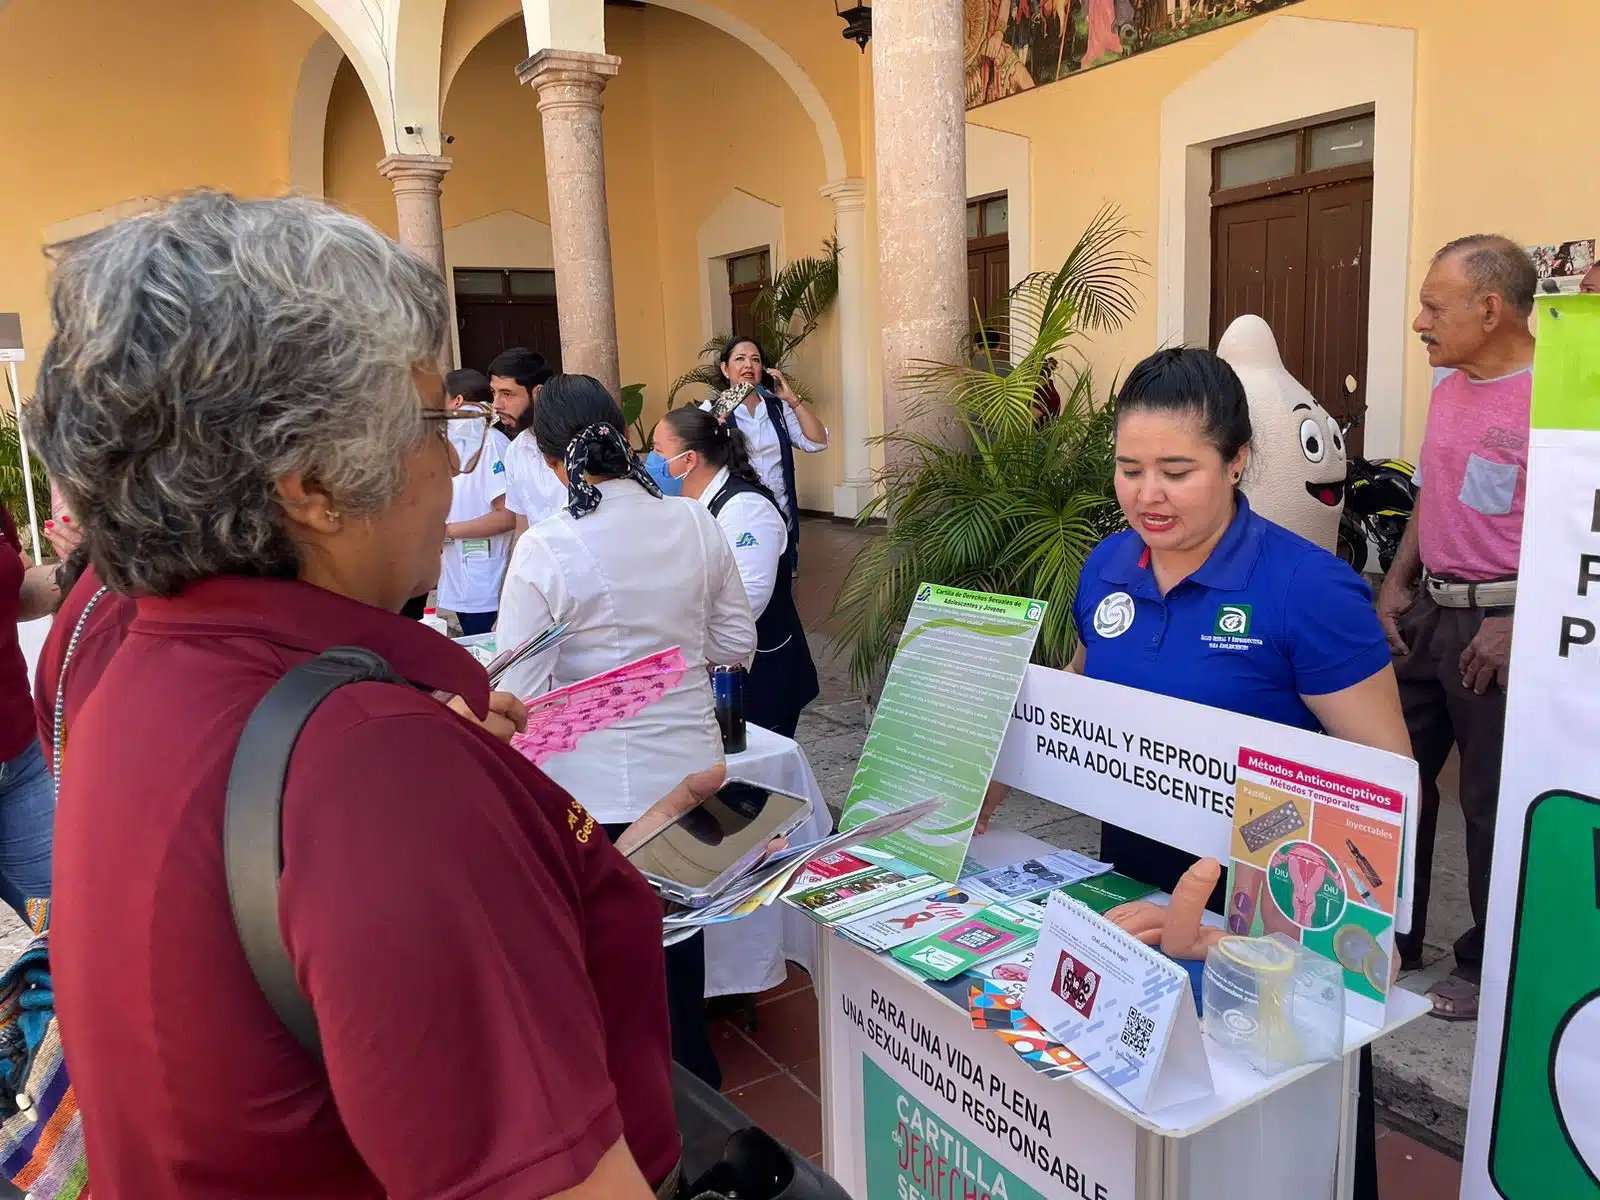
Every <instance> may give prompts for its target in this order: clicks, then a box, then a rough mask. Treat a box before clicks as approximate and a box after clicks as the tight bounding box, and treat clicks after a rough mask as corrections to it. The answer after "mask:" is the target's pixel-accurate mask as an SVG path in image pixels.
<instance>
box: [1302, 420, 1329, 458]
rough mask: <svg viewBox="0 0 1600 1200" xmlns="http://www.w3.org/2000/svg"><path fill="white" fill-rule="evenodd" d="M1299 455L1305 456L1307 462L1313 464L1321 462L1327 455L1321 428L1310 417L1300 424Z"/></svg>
mask: <svg viewBox="0 0 1600 1200" xmlns="http://www.w3.org/2000/svg"><path fill="white" fill-rule="evenodd" d="M1300 453H1302V454H1304V455H1305V456H1306V461H1307V462H1313V463H1319V462H1321V461H1322V460H1323V459H1324V458H1326V457H1327V455H1328V447H1327V443H1326V441H1325V440H1324V437H1323V433H1322V426H1321V425H1320V424H1319V423H1318V422H1316V421H1313V420H1312V419H1311V418H1310V417H1307V418H1306V419H1305V420H1304V421H1301V422H1300Z"/></svg>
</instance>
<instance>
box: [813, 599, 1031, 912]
mask: <svg viewBox="0 0 1600 1200" xmlns="http://www.w3.org/2000/svg"><path fill="white" fill-rule="evenodd" d="M1044 609H1045V606H1044V603H1043V602H1042V601H1039V600H1024V599H1019V598H1017V597H1015V596H992V595H989V594H988V593H986V592H966V591H962V590H960V589H959V588H947V587H939V586H937V585H935V584H929V583H924V584H923V585H922V586H921V587H920V588H918V589H917V597H916V601H915V602H914V603H913V604H912V606H911V613H910V615H909V616H908V617H907V618H906V627H905V632H904V633H903V634H901V637H900V644H899V646H898V648H897V649H896V652H895V656H894V661H893V662H892V663H891V664H890V666H889V675H888V678H887V679H886V680H885V681H884V685H883V694H882V696H881V697H880V698H879V700H878V707H877V711H876V713H875V714H874V715H873V719H872V728H871V730H869V731H868V733H867V742H866V746H865V747H864V748H863V749H862V752H861V763H860V765H859V766H858V767H857V768H856V774H855V779H854V780H853V781H852V783H851V785H850V795H849V796H848V798H847V799H846V800H845V806H844V817H843V819H842V820H841V821H840V823H839V827H840V828H841V829H850V828H852V827H853V826H856V825H859V824H861V823H862V822H863V821H867V820H870V819H871V818H873V817H876V816H879V815H881V814H883V813H886V812H893V811H894V810H896V809H899V808H904V807H905V806H906V805H908V804H915V803H916V802H918V801H919V800H926V799H927V798H928V797H930V796H937V797H939V798H941V799H942V800H944V807H942V808H940V809H939V810H938V811H937V812H935V813H933V814H932V815H931V816H928V817H925V818H924V819H923V820H921V821H918V822H917V823H916V824H915V825H912V826H911V827H910V828H909V829H905V830H902V831H901V832H899V833H896V834H892V835H890V836H889V837H886V838H882V839H879V840H878V841H875V842H873V843H871V844H872V845H874V846H876V847H878V848H880V849H883V850H886V851H888V852H889V853H892V854H894V855H895V856H896V857H898V858H900V859H903V860H904V861H906V862H908V863H911V864H913V865H914V866H916V867H918V868H919V869H921V870H924V871H927V872H929V873H930V874H932V875H936V876H938V878H940V879H942V880H945V881H946V882H950V883H954V882H955V881H956V879H957V878H959V877H960V874H961V864H962V861H963V859H964V858H965V856H966V851H967V844H968V843H969V842H970V841H971V840H972V831H973V828H974V827H975V826H976V825H977V823H978V809H979V808H980V807H981V806H982V804H983V793H984V789H985V788H987V787H988V785H989V777H990V775H992V774H993V772H994V764H995V759H996V758H998V757H999V754H1000V743H1001V742H1002V741H1003V740H1004V739H1005V735H1006V727H1007V726H1008V725H1009V723H1010V720H1011V709H1012V707H1013V706H1014V705H1015V704H1016V702H1017V693H1018V692H1020V691H1021V690H1022V679H1023V676H1024V675H1025V674H1026V673H1027V670H1028V660H1029V659H1030V658H1031V657H1032V655H1033V644H1034V642H1035V641H1036V640H1037V639H1038V636H1039V625H1040V622H1041V620H1042V619H1043V617H1044Z"/></svg>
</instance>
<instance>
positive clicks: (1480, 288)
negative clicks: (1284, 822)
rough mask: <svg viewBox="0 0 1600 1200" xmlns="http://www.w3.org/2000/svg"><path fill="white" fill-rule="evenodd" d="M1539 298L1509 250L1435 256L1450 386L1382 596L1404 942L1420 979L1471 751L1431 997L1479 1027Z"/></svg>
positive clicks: (1430, 310) (1429, 289) (1482, 247)
mask: <svg viewBox="0 0 1600 1200" xmlns="http://www.w3.org/2000/svg"><path fill="white" fill-rule="evenodd" d="M1537 286H1538V273H1537V271H1536V270H1535V269H1534V265H1533V262H1532V260H1531V259H1529V257H1528V256H1527V254H1526V253H1524V252H1523V250H1522V249H1521V247H1519V246H1518V245H1517V244H1516V243H1515V242H1513V241H1511V240H1509V239H1508V238H1503V237H1494V236H1489V235H1485V234H1479V235H1475V236H1472V237H1465V238H1460V239H1458V240H1456V241H1454V242H1451V243H1450V244H1449V245H1448V246H1446V247H1445V248H1444V249H1442V250H1440V251H1439V253H1438V254H1437V255H1436V256H1435V257H1434V260H1433V266H1432V268H1431V269H1430V270H1429V271H1428V277H1427V278H1426V279H1425V280H1423V284H1422V307H1421V311H1420V312H1418V314H1417V319H1416V321H1415V322H1413V324H1412V328H1413V329H1415V330H1416V332H1417V333H1418V334H1419V335H1420V336H1421V338H1422V342H1423V344H1424V345H1425V346H1427V348H1428V361H1429V362H1430V363H1431V364H1432V365H1433V367H1434V371H1435V382H1434V388H1433V400H1432V403H1431V404H1430V406H1429V408H1428V424H1427V429H1426V431H1425V432H1424V433H1423V436H1422V461H1421V464H1420V468H1419V470H1418V472H1417V483H1418V486H1419V487H1420V489H1421V490H1420V492H1419V493H1418V496H1417V505H1416V509H1415V511H1414V512H1413V513H1412V516H1411V523H1410V524H1409V525H1408V526H1407V528H1406V534H1405V539H1404V541H1403V542H1402V543H1401V546H1400V550H1399V553H1398V554H1397V555H1396V556H1395V560H1394V565H1393V566H1391V567H1390V569H1389V574H1388V576H1387V577H1386V578H1385V579H1384V581H1383V587H1382V588H1381V589H1380V591H1379V593H1378V615H1379V617H1380V618H1381V619H1382V621H1383V626H1384V631H1385V632H1386V633H1387V634H1388V637H1389V645H1390V649H1391V650H1392V651H1393V652H1394V654H1395V673H1396V675H1397V676H1398V678H1399V681H1400V699H1401V701H1402V703H1403V704H1404V705H1405V713H1406V725H1407V726H1408V728H1409V729H1410V731H1411V747H1412V752H1413V753H1414V754H1415V755H1416V758H1417V766H1418V768H1419V769H1420V772H1421V776H1422V811H1421V814H1420V816H1421V820H1420V824H1419V829H1418V842H1417V889H1416V896H1415V906H1414V913H1413V917H1412V926H1411V932H1410V933H1409V934H1404V935H1401V936H1400V937H1399V938H1397V939H1396V940H1397V945H1398V947H1399V950H1400V955H1401V961H1402V963H1403V964H1404V965H1406V966H1407V967H1416V966H1419V965H1420V964H1421V957H1422V944H1423V932H1424V929H1425V927H1426V921H1427V910H1428V882H1429V876H1430V874H1431V873H1432V868H1433V838H1434V828H1435V826H1436V824H1437V822H1438V816H1439V787H1438V778H1439V772H1440V770H1441V769H1442V768H1443V767H1444V764H1445V760H1446V759H1447V758H1449V756H1450V750H1451V747H1452V745H1453V746H1455V747H1457V748H1459V749H1460V752H1461V811H1462V814H1463V816H1464V817H1465V818H1466V826H1467V898H1468V901H1469V903H1470V905H1471V908H1472V921H1473V925H1472V928H1471V929H1469V930H1468V931H1467V932H1466V933H1465V934H1463V935H1462V936H1461V937H1460V938H1459V939H1457V941H1456V943H1455V956H1456V967H1455V970H1454V972H1453V973H1452V975H1451V977H1450V978H1448V979H1445V980H1443V981H1442V982H1440V983H1438V984H1436V985H1435V986H1434V987H1433V988H1432V989H1431V990H1430V991H1429V993H1428V994H1429V996H1430V998H1431V999H1432V1000H1433V1013H1434V1015H1435V1016H1437V1017H1442V1018H1444V1019H1445V1020H1451V1021H1463V1020H1473V1019H1475V1018H1476V1017H1477V1015H1478V977H1479V970H1480V967H1481V964H1482V961H1483V926H1484V918H1485V913H1486V909H1487V905H1488V899H1489V867H1490V859H1491V855H1492V853H1493V850H1494V820H1495V809H1496V806H1497V804H1498V801H1499V796H1500V751H1501V745H1502V743H1503V741H1504V734H1505V718H1506V692H1505V688H1506V672H1507V668H1508V666H1509V663H1510V659H1511V620H1512V610H1513V607H1514V605H1515V604H1516V589H1517V583H1516V575H1517V560H1518V557H1519V555H1520V553H1521V548H1522V505H1523V492H1524V488H1525V485H1526V475H1527V468H1528V424H1529V404H1530V400H1531V396H1532V390H1533V334H1532V332H1531V331H1530V329H1529V327H1528V318H1529V317H1530V316H1532V314H1533V296H1534V291H1535V289H1536V288H1537Z"/></svg>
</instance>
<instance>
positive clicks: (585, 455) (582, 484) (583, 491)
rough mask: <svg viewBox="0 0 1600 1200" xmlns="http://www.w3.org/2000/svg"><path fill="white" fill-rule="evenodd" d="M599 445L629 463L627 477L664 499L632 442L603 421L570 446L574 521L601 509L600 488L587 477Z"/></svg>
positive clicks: (569, 491)
mask: <svg viewBox="0 0 1600 1200" xmlns="http://www.w3.org/2000/svg"><path fill="white" fill-rule="evenodd" d="M596 446H599V447H602V448H603V449H606V450H610V451H612V452H614V454H615V455H618V456H620V457H622V458H623V459H624V460H626V462H627V464H628V470H627V472H626V474H625V475H624V478H627V479H631V480H633V481H634V482H635V483H637V484H638V485H639V486H640V487H642V488H643V489H644V490H645V491H647V492H649V493H650V494H651V495H652V496H655V497H656V498H658V499H659V498H660V496H661V489H660V487H658V486H657V485H656V481H655V480H654V479H651V478H650V472H649V471H647V470H645V469H644V464H643V463H642V462H640V461H639V456H638V455H637V454H635V453H634V452H633V447H632V446H630V445H628V439H627V438H625V437H623V436H622V434H620V433H618V432H617V430H616V429H615V428H614V427H613V426H610V425H607V424H605V423H604V422H601V423H599V424H597V425H591V426H589V427H588V428H587V429H585V430H584V431H583V432H582V433H580V434H578V436H577V437H575V438H573V439H572V440H571V441H570V442H568V443H567V462H566V466H567V511H568V512H569V513H571V514H572V515H573V517H574V518H579V517H586V516H588V515H589V514H590V513H592V512H593V511H594V510H595V509H597V508H599V507H600V489H599V488H597V487H595V486H594V484H592V483H590V482H589V481H588V480H587V479H585V478H584V477H583V475H584V471H585V469H586V468H587V466H588V464H589V452H590V451H591V450H593V449H594V448H595V447H596Z"/></svg>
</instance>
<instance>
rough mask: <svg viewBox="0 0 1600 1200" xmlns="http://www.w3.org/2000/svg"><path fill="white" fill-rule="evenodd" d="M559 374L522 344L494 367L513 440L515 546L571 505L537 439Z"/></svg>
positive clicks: (509, 470)
mask: <svg viewBox="0 0 1600 1200" xmlns="http://www.w3.org/2000/svg"><path fill="white" fill-rule="evenodd" d="M554 374H555V372H553V371H552V370H550V367H549V365H548V364H547V363H546V362H545V360H544V355H542V354H539V353H538V352H536V351H533V350H528V349H526V348H524V347H522V346H516V347H513V348H512V349H510V350H502V351H501V352H500V353H499V354H497V355H495V357H494V361H493V362H491V363H490V364H489V387H490V389H491V391H492V392H493V396H494V410H495V412H496V413H498V414H499V416H500V428H501V430H502V431H503V432H504V433H505V435H506V436H507V437H508V438H510V439H511V446H510V448H509V449H507V450H506V453H505V467H506V509H507V510H508V511H509V512H511V513H512V514H513V515H514V516H515V517H516V525H515V527H514V529H513V531H512V535H511V544H512V545H513V546H515V545H516V543H517V540H518V539H519V538H521V537H522V534H523V531H524V530H526V529H527V528H528V526H529V525H536V524H538V523H539V522H540V521H542V520H544V519H545V518H546V517H550V516H554V515H555V514H556V513H557V512H559V511H560V509H561V506H562V505H563V504H565V503H566V502H567V489H566V488H564V487H562V486H561V481H560V480H559V479H557V478H556V474H555V472H554V471H552V470H551V469H550V466H549V464H548V463H546V462H545V461H544V455H542V454H540V453H539V448H538V447H537V446H536V445H534V441H533V429H532V425H533V406H534V405H535V404H536V403H537V402H538V399H539V392H540V390H541V389H542V388H543V387H544V385H545V382H546V381H547V380H549V379H550V378H551V377H552V376H553V375H554Z"/></svg>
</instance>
